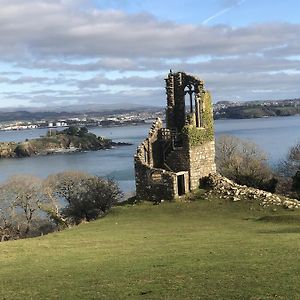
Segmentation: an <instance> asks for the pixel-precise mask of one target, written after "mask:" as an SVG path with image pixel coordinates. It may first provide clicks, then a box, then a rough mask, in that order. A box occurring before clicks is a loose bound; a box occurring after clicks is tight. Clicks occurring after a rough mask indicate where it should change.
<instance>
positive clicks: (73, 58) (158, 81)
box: [0, 0, 300, 109]
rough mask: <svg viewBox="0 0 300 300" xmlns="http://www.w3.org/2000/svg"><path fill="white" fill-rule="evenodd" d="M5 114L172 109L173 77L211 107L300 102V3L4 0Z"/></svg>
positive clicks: (1, 80) (0, 102) (0, 50)
mask: <svg viewBox="0 0 300 300" xmlns="http://www.w3.org/2000/svg"><path fill="white" fill-rule="evenodd" d="M0 8H1V9H0V36H1V43H0V70H1V74H0V109H1V108H9V107H14V108H23V107H42V108H43V107H57V106H69V107H71V106H73V105H77V104H80V105H88V104H117V103H123V105H126V104H127V103H134V104H139V105H155V106H164V105H165V98H166V97H165V89H164V78H165V77H166V75H167V73H168V72H169V69H172V70H173V72H176V71H185V72H188V73H192V74H194V75H197V76H198V77H200V78H201V79H203V80H204V82H205V84H206V88H207V89H208V90H210V91H211V93H212V97H213V101H214V102H217V101H221V100H229V101H246V100H247V101H248V100H269V99H274V100H275V99H287V98H300V84H299V82H300V39H299V37H300V17H299V11H300V1H298V0H285V1H279V0H259V1H258V0H206V1H203V0H185V1H182V0H181V1H179V0H173V1H170V0H30V1H27V0H0Z"/></svg>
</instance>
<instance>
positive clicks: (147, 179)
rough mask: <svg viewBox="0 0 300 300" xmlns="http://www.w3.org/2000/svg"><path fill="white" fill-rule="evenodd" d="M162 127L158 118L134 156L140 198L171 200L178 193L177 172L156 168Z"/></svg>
mask: <svg viewBox="0 0 300 300" xmlns="http://www.w3.org/2000/svg"><path fill="white" fill-rule="evenodd" d="M161 128H162V121H161V120H160V119H157V120H156V121H155V122H154V123H153V125H152V127H151V129H150V131H149V134H148V137H147V138H146V139H145V140H144V141H143V142H142V143H141V144H140V145H139V147H138V149H137V153H136V155H135V157H134V167H135V183H136V195H137V199H139V200H151V201H158V200H160V199H166V200H171V199H173V198H174V197H176V194H177V190H176V186H177V176H176V174H175V173H174V172H170V171H167V170H164V169H160V168H155V166H156V165H159V164H160V161H161V153H160V151H159V140H158V139H159V137H160V131H161ZM155 145H156V146H155Z"/></svg>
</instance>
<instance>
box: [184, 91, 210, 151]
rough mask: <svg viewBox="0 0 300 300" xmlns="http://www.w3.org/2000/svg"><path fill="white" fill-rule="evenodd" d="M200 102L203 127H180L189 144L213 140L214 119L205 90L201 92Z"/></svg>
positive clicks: (195, 144) (194, 144) (208, 94)
mask: <svg viewBox="0 0 300 300" xmlns="http://www.w3.org/2000/svg"><path fill="white" fill-rule="evenodd" d="M202 103H203V107H204V111H203V113H202V118H203V127H200V128H198V127H196V126H193V125H186V126H184V127H183V129H182V133H183V134H184V135H186V137H187V139H188V141H189V143H190V145H191V146H199V145H202V144H204V143H205V142H209V141H213V140H214V121H213V113H212V104H211V96H210V93H209V92H207V91H205V92H204V93H203V94H202Z"/></svg>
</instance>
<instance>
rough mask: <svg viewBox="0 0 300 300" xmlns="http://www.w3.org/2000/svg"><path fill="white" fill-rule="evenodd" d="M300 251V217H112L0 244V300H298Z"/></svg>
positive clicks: (202, 206)
mask: <svg viewBox="0 0 300 300" xmlns="http://www.w3.org/2000/svg"><path fill="white" fill-rule="evenodd" d="M262 216H268V217H267V218H266V219H267V220H264V221H261V220H258V219H259V218H260V217H262ZM299 249H300V213H299V212H286V211H283V210H277V211H276V212H271V210H270V211H266V210H262V211H259V210H257V208H254V209H253V208H252V209H250V207H249V206H248V205H245V204H243V203H230V202H224V201H222V202H220V201H218V200H214V201H211V202H208V201H196V202H192V203H164V204H161V205H159V206H153V205H151V204H147V203H145V204H142V205H136V206H134V207H129V206H125V207H116V208H114V209H113V211H112V213H111V214H109V215H108V216H107V217H105V218H103V219H101V220H98V221H95V222H92V223H90V224H82V225H80V226H79V227H77V228H73V229H70V230H66V231H64V232H60V233H54V234H51V235H48V236H45V237H41V238H35V239H28V240H22V241H13V242H7V243H1V244H0V263H1V268H0V278H1V281H0V288H1V297H2V298H1V297H0V298H1V299H299V297H300V296H299V295H300V285H299V276H298V275H299V272H300V262H299V259H298V257H299Z"/></svg>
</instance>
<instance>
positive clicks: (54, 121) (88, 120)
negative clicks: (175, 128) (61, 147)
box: [0, 108, 164, 130]
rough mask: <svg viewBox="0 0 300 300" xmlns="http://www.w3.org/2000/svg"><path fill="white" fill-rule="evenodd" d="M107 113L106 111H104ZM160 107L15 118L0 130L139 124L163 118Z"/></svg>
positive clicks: (4, 124)
mask: <svg viewBox="0 0 300 300" xmlns="http://www.w3.org/2000/svg"><path fill="white" fill-rule="evenodd" d="M106 114H107V113H106ZM163 115H164V113H163V111H162V109H161V108H158V109H153V110H147V111H130V112H114V111H112V112H111V113H110V114H108V115H105V116H101V113H99V116H97V114H96V113H95V112H93V113H84V114H82V115H80V114H78V113H74V116H69V117H65V118H55V117H51V115H50V116H49V117H47V118H44V119H40V120H16V121H5V122H3V121H2V122H0V130H24V129H35V128H63V127H69V126H80V127H82V126H85V127H110V126H125V125H139V124H145V123H152V122H153V120H155V119H156V118H158V117H160V118H163Z"/></svg>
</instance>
